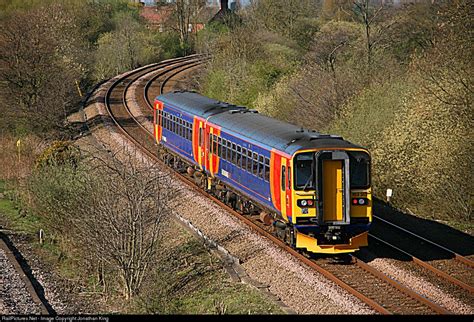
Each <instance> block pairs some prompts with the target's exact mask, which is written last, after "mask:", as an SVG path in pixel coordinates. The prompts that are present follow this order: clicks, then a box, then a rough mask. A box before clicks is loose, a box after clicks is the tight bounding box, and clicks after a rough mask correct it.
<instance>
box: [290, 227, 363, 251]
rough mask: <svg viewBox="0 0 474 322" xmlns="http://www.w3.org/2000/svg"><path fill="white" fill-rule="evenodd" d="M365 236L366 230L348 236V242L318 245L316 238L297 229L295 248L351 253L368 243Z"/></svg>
mask: <svg viewBox="0 0 474 322" xmlns="http://www.w3.org/2000/svg"><path fill="white" fill-rule="evenodd" d="M367 237H368V232H367V231H366V232H363V233H361V234H359V235H356V236H354V237H352V238H350V239H349V243H348V244H336V245H318V240H317V239H316V238H313V237H310V236H308V235H305V234H302V233H300V232H298V231H297V232H296V248H306V250H307V251H309V252H312V253H322V254H342V253H352V252H355V251H356V250H359V249H360V247H363V246H367V245H368V241H367Z"/></svg>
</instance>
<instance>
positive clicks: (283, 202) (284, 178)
mask: <svg viewBox="0 0 474 322" xmlns="http://www.w3.org/2000/svg"><path fill="white" fill-rule="evenodd" d="M280 173H281V177H280V200H281V208H280V209H281V214H282V216H283V218H286V219H288V217H287V215H286V181H287V174H286V160H285V159H283V158H282V159H281V172H280Z"/></svg>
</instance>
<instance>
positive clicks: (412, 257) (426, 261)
mask: <svg viewBox="0 0 474 322" xmlns="http://www.w3.org/2000/svg"><path fill="white" fill-rule="evenodd" d="M374 218H375V221H374V223H376V225H377V229H376V231H375V232H371V233H370V234H369V250H370V251H371V252H373V253H375V254H377V256H380V257H382V256H386V257H387V255H388V257H390V256H391V257H395V258H399V259H400V261H399V262H400V263H401V265H402V266H404V267H406V269H408V270H410V271H414V272H417V274H418V275H420V276H424V277H425V278H426V279H427V280H430V281H434V282H435V283H436V285H437V286H438V287H440V288H443V289H445V290H447V291H448V292H449V294H452V295H455V296H456V297H457V298H460V299H463V300H464V302H465V303H469V304H471V305H472V304H474V297H473V293H474V287H473V286H472V285H473V278H474V275H473V274H472V273H473V267H474V262H472V261H471V260H470V259H468V258H466V257H465V256H462V255H460V254H457V253H456V252H454V251H452V250H450V249H448V248H446V247H444V246H442V245H439V244H437V243H435V242H433V241H430V240H429V239H427V238H425V237H422V236H420V235H418V234H416V233H414V232H411V231H410V230H407V229H405V228H403V227H400V226H398V225H396V224H394V223H391V222H389V221H387V220H385V219H383V218H381V217H378V216H374ZM382 232H383V237H382ZM389 254H391V255H389Z"/></svg>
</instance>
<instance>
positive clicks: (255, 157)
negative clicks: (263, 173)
mask: <svg viewBox="0 0 474 322" xmlns="http://www.w3.org/2000/svg"><path fill="white" fill-rule="evenodd" d="M252 173H253V174H254V175H256V176H258V154H257V152H254V153H253V172H252Z"/></svg>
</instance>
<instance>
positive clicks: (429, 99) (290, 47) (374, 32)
mask: <svg viewBox="0 0 474 322" xmlns="http://www.w3.org/2000/svg"><path fill="white" fill-rule="evenodd" d="M472 14H473V7H472V4H471V3H470V2H469V1H453V2H446V3H442V4H438V3H436V4H432V3H431V1H426V2H417V3H416V4H408V5H405V6H402V7H396V8H395V7H387V6H385V7H382V6H380V5H369V2H368V1H361V0H358V1H338V2H336V1H323V2H322V4H320V2H319V1H310V0H308V1H283V0H277V1H269V0H261V1H258V2H256V3H255V4H254V5H252V6H250V7H248V8H246V9H245V10H242V11H241V12H240V16H241V17H242V24H240V25H237V26H231V27H226V28H223V27H221V26H218V25H215V26H213V28H208V29H207V30H205V31H203V32H202V34H201V35H200V36H201V39H202V42H201V43H200V44H199V43H198V46H199V47H198V48H199V49H200V50H201V51H204V52H209V53H211V54H212V55H213V60H212V61H211V63H210V64H209V67H208V68H207V69H206V70H207V73H206V74H205V75H203V77H202V81H201V87H202V92H204V93H205V94H206V95H208V96H211V97H214V98H216V99H220V100H224V101H229V102H232V103H235V104H242V105H245V106H248V107H251V108H257V109H258V110H259V111H260V112H261V113H265V114H267V115H270V116H273V117H277V118H279V119H282V120H285V121H288V122H291V123H294V124H297V125H301V126H304V127H308V128H312V129H316V130H318V131H320V132H329V133H332V134H340V135H342V136H343V137H344V138H345V139H348V140H350V141H352V142H354V143H357V144H360V145H362V146H365V147H367V148H369V150H370V151H371V153H372V157H373V164H372V168H373V176H372V180H373V186H374V192H375V194H376V196H378V197H379V198H383V199H385V198H384V196H385V191H386V189H387V188H391V189H393V191H394V195H393V198H392V199H391V202H392V203H393V205H395V206H396V207H398V208H401V209H403V210H404V211H408V212H411V213H415V214H416V215H418V216H422V217H425V218H430V219H434V220H441V221H448V222H449V223H450V224H451V225H454V226H456V227H458V228H462V229H467V230H468V231H471V232H472V227H473V226H472V216H473V193H472V191H473V188H474V187H473V182H474V180H473V179H474V178H473V162H472V156H473V143H472V142H473V137H472V128H473V117H472V116H473V108H472V101H473V88H472V76H473V67H472V63H471V61H472V54H473V52H472V39H473V30H474V29H473V23H472Z"/></svg>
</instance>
